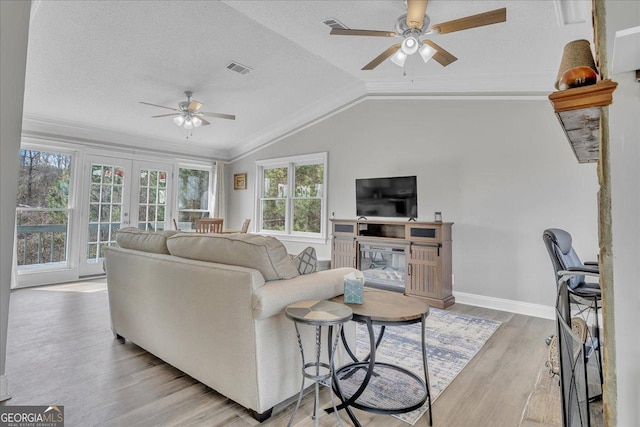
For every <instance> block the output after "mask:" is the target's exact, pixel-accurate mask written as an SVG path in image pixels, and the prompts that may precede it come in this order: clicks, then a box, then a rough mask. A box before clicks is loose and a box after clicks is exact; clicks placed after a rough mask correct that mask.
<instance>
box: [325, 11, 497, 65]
mask: <svg viewBox="0 0 640 427" xmlns="http://www.w3.org/2000/svg"><path fill="white" fill-rule="evenodd" d="M406 3H407V13H406V14H404V15H402V16H400V17H399V18H398V22H397V23H396V25H395V31H373V30H349V29H339V28H333V29H332V30H331V35H338V36H372V37H402V38H403V39H404V40H403V41H402V42H401V43H397V44H394V45H393V46H391V47H389V48H388V49H387V50H385V51H384V52H382V53H381V54H380V55H378V56H377V57H375V58H374V59H373V61H371V62H369V63H368V64H367V65H365V66H364V67H362V69H363V70H373V69H374V68H376V67H377V66H378V65H380V64H381V63H382V62H383V61H384V60H385V59H387V58H389V57H391V61H393V62H394V63H395V64H397V65H398V66H400V67H402V66H404V62H405V61H406V59H407V57H408V56H409V55H413V54H414V53H416V52H419V54H420V56H421V57H422V59H423V60H424V62H427V61H429V59H431V58H433V59H435V60H436V61H438V62H439V63H440V65H442V66H443V67H446V66H447V65H449V64H451V63H452V62H454V61H456V60H457V59H458V58H456V57H455V56H453V55H452V54H451V53H449V52H448V51H446V50H445V49H443V48H442V47H440V46H439V45H437V44H436V43H434V42H432V41H431V40H427V39H425V40H420V39H419V38H420V37H422V36H425V35H429V34H446V33H453V32H454V31H461V30H467V29H469V28H476V27H482V26H485V25H491V24H497V23H499V22H505V21H506V20H507V8H504V7H503V8H502V9H496V10H491V11H489V12H484V13H479V14H477V15H470V16H467V17H464V18H459V19H454V20H452V21H447V22H442V23H440V24H435V25H430V23H431V20H430V19H429V16H428V15H426V13H425V12H426V10H427V3H428V0H406Z"/></svg>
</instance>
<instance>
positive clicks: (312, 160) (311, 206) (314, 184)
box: [256, 153, 327, 238]
mask: <svg viewBox="0 0 640 427" xmlns="http://www.w3.org/2000/svg"><path fill="white" fill-rule="evenodd" d="M326 164H327V154H326V153H317V154H309V155H304V156H295V157H287V158H280V159H270V160H261V161H258V162H256V168H257V174H256V175H257V177H258V187H257V204H256V205H257V209H258V212H257V218H258V219H259V220H258V226H259V231H260V232H261V233H265V234H278V235H288V236H293V237H295V236H298V237H301V238H305V237H311V238H313V237H320V238H324V237H325V235H326V232H325V224H326V198H325V188H326V169H327V168H326Z"/></svg>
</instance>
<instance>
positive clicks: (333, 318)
mask: <svg viewBox="0 0 640 427" xmlns="http://www.w3.org/2000/svg"><path fill="white" fill-rule="evenodd" d="M284 312H285V314H286V316H287V317H288V318H289V319H291V320H293V324H294V326H295V328H296V336H297V337H298V346H299V347H300V355H301V356H302V386H301V387H300V394H299V395H298V403H297V404H296V409H295V410H294V411H293V414H291V419H290V420H289V426H291V424H292V423H293V419H294V418H295V416H296V413H297V412H298V408H299V407H300V402H301V401H302V395H303V393H304V380H305V378H308V379H310V380H313V381H314V382H315V400H314V404H313V417H312V418H313V419H314V425H315V426H317V425H318V394H319V392H320V387H319V384H320V382H321V381H329V393H330V395H331V404H332V406H333V409H334V411H333V412H334V413H335V414H336V417H337V418H338V424H339V425H341V426H342V420H341V419H340V416H339V415H338V411H337V410H336V404H335V402H334V398H333V384H332V380H333V355H334V353H335V351H336V347H337V346H338V340H339V337H340V335H341V334H340V332H341V330H342V325H343V324H344V323H346V322H348V321H349V320H351V317H352V315H353V312H352V311H351V309H350V308H349V307H347V306H346V305H344V304H340V303H336V302H330V301H300V302H296V303H293V304H291V305H289V306H288V307H287V308H286V309H285V310H284ZM298 324H305V325H311V326H315V327H316V346H315V347H316V348H315V358H314V360H313V361H312V362H308V363H305V358H304V348H303V346H302V340H301V338H300V331H299V329H298ZM323 326H328V327H330V328H333V326H335V327H336V335H335V339H334V340H333V343H331V340H330V341H329V344H330V345H331V348H330V349H328V350H329V363H324V362H321V361H320V349H321V329H322V327H323Z"/></svg>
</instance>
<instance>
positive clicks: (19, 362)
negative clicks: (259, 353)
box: [4, 281, 553, 427]
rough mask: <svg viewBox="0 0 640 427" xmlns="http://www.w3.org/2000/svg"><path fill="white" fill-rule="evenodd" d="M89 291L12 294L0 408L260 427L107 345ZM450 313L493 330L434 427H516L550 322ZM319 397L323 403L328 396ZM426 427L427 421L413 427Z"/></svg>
mask: <svg viewBox="0 0 640 427" xmlns="http://www.w3.org/2000/svg"><path fill="white" fill-rule="evenodd" d="M95 285H96V282H95V281H94V282H91V283H90V284H89V286H88V287H86V288H83V287H82V286H67V288H66V289H61V288H38V289H22V290H17V291H14V292H12V294H11V305H10V313H9V331H8V345H7V347H8V353H7V366H6V371H7V376H8V378H9V390H10V392H11V394H12V395H13V398H12V399H11V400H9V401H7V402H4V404H8V405H22V404H24V405H49V404H56V405H64V406H65V417H66V421H67V424H66V425H67V426H92V425H96V426H97V425H100V426H103V425H114V426H134V425H140V426H173V425H180V426H256V425H259V424H258V423H257V422H256V421H255V420H254V419H253V418H251V416H250V414H249V412H248V411H247V410H245V409H244V408H242V407H240V406H239V405H237V404H236V403H234V402H232V401H230V400H229V399H226V398H225V397H223V396H221V395H220V394H218V393H216V392H215V391H213V390H211V389H210V388H208V387H206V386H204V385H202V384H200V383H199V382H197V381H196V380H194V379H193V378H191V377H189V376H187V375H185V374H184V373H182V372H181V371H179V370H177V369H175V368H173V367H171V366H169V365H167V364H166V363H164V362H163V361H162V360H160V359H158V358H157V357H155V356H153V355H151V354H149V353H147V352H146V351H144V350H142V349H141V348H139V347H137V346H136V345H135V344H133V343H131V342H128V341H127V342H126V344H124V345H123V344H121V343H120V342H118V341H116V340H114V339H113V336H112V334H111V330H110V327H109V312H108V300H107V294H106V291H103V290H101V289H100V287H99V286H97V287H96V286H95ZM53 289H56V290H55V291H54V290H53ZM83 289H85V290H88V291H87V292H82V290H83ZM451 310H454V311H457V312H461V313H465V314H470V315H476V316H481V317H485V318H490V319H494V320H498V321H500V322H502V325H501V326H500V328H499V329H498V331H496V333H495V334H494V335H493V336H492V337H491V338H490V339H489V341H488V342H487V343H486V345H485V346H484V347H483V348H482V349H481V350H480V352H479V353H478V354H477V355H476V357H475V358H474V359H473V360H472V361H471V362H470V363H469V364H468V365H467V367H466V368H465V369H464V370H463V371H462V373H461V374H460V375H459V376H458V377H457V378H456V379H455V380H454V381H453V383H452V384H451V385H450V386H449V387H448V388H447V389H446V390H445V391H444V392H443V393H442V395H441V396H440V397H439V398H438V400H436V402H435V404H434V405H433V420H434V425H435V426H448V427H466V426H473V427H481V426H491V427H500V426H505V427H512V426H513V427H515V426H518V424H519V422H520V418H521V416H522V412H523V409H524V407H525V405H526V402H527V398H528V396H529V394H530V393H531V391H532V389H533V387H534V384H535V383H536V378H537V375H538V373H539V371H540V370H541V369H542V368H543V367H544V362H545V360H546V352H547V346H546V345H545V344H544V339H545V337H546V336H547V335H549V334H550V333H551V332H553V322H552V321H551V320H543V319H538V318H533V317H528V316H522V315H516V314H511V313H506V312H500V311H495V310H489V309H483V308H477V307H471V306H465V305H461V304H456V305H454V306H453V307H452V308H451ZM321 398H322V403H323V405H324V406H323V407H326V406H328V401H329V394H328V390H326V389H323V392H322V396H321ZM294 404H295V401H294V402H293V403H291V404H289V405H282V407H278V408H276V409H275V410H274V415H273V417H272V418H271V419H269V420H268V421H266V422H265V423H263V425H265V426H285V425H286V424H287V422H288V421H289V417H290V414H291V412H292V411H293V407H294ZM312 410H313V395H312V394H308V395H307V396H306V398H305V399H304V400H303V405H302V407H301V409H300V410H299V411H298V416H297V417H296V420H295V423H294V425H295V426H297V427H304V426H312V425H313V420H312V419H311V417H310V414H311V412H312ZM356 414H357V416H358V418H359V419H360V421H361V423H362V425H364V426H372V427H376V426H380V427H382V426H384V427H389V426H390V427H394V426H397V427H407V426H408V424H405V423H403V422H401V421H399V420H397V419H395V418H393V417H390V416H383V415H374V414H370V413H365V412H361V411H356ZM342 415H343V416H342V418H343V423H344V424H345V425H350V422H349V419H348V417H347V416H346V415H345V414H342ZM336 424H337V423H336V420H335V417H333V416H329V415H325V414H323V415H322V416H321V417H320V425H322V426H333V425H336ZM427 425H428V416H426V415H425V416H423V417H422V418H421V419H420V420H419V421H418V423H417V424H416V426H427Z"/></svg>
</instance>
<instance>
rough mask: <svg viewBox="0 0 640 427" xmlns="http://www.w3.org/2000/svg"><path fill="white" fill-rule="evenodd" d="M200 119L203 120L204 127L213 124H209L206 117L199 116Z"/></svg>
mask: <svg viewBox="0 0 640 427" xmlns="http://www.w3.org/2000/svg"><path fill="white" fill-rule="evenodd" d="M198 118H199V119H200V120H202V126H209V125H210V124H211V122H208V121H207V120H205V119H204V117H202V116H200V115H198Z"/></svg>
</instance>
